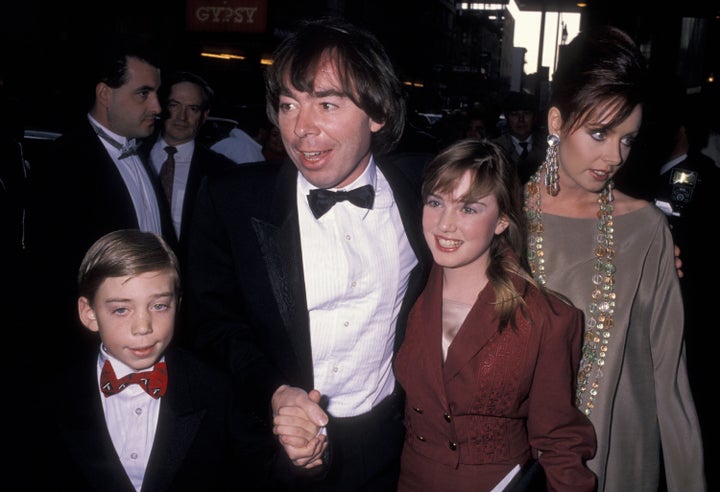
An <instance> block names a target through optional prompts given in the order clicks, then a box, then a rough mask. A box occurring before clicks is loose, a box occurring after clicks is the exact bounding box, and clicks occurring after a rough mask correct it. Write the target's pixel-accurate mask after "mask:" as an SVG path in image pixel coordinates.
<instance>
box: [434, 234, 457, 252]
mask: <svg viewBox="0 0 720 492" xmlns="http://www.w3.org/2000/svg"><path fill="white" fill-rule="evenodd" d="M436 239H437V242H438V244H439V245H440V246H442V247H443V248H448V249H451V248H457V247H459V246H460V245H461V244H462V241H456V240H453V239H445V238H442V237H437V236H436Z"/></svg>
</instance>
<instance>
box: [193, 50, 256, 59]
mask: <svg viewBox="0 0 720 492" xmlns="http://www.w3.org/2000/svg"><path fill="white" fill-rule="evenodd" d="M200 56H203V57H205V58H218V59H220V60H244V59H245V57H244V56H242V55H233V54H231V53H210V52H206V51H204V52H202V53H200Z"/></svg>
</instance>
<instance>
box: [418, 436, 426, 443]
mask: <svg viewBox="0 0 720 492" xmlns="http://www.w3.org/2000/svg"><path fill="white" fill-rule="evenodd" d="M417 438H418V441H422V442H425V438H424V437H423V436H420V435H418V436H417Z"/></svg>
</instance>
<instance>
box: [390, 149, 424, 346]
mask: <svg viewBox="0 0 720 492" xmlns="http://www.w3.org/2000/svg"><path fill="white" fill-rule="evenodd" d="M376 162H377V166H378V168H379V169H380V171H381V172H382V173H383V175H384V176H385V179H387V181H388V183H389V184H390V188H391V189H392V192H393V197H394V198H395V203H396V204H397V206H398V211H399V213H400V218H401V220H402V223H403V227H404V228H405V235H406V237H407V238H408V242H409V243H410V247H411V248H412V249H413V251H414V252H415V256H416V257H417V259H418V264H417V265H416V266H415V268H413V270H412V271H411V272H410V279H409V280H408V288H407V291H406V292H405V297H404V298H403V305H402V308H401V313H400V319H407V313H408V312H409V311H410V308H412V305H413V304H414V302H415V300H416V299H417V298H418V296H419V295H420V293H421V292H422V290H423V289H424V288H425V282H426V280H427V277H428V273H429V272H430V266H431V265H432V254H431V253H430V249H429V248H428V246H427V243H426V242H425V236H424V234H423V230H422V196H421V193H420V192H421V190H420V186H421V183H420V175H421V173H422V166H423V163H422V161H421V160H418V159H417V158H416V157H415V156H412V158H411V162H407V163H404V164H405V165H406V166H410V167H412V166H416V167H417V169H410V170H408V169H402V168H401V167H400V163H397V162H396V163H393V164H391V163H389V162H387V161H386V160H385V159H378V160H377V161H376ZM406 172H410V173H411V174H415V175H416V177H417V179H416V180H413V179H411V178H410V177H409V176H408V175H407V174H406ZM404 337H405V324H404V323H398V325H397V328H396V332H395V347H394V350H395V353H397V351H398V349H399V348H400V344H401V343H402V341H403V338H404Z"/></svg>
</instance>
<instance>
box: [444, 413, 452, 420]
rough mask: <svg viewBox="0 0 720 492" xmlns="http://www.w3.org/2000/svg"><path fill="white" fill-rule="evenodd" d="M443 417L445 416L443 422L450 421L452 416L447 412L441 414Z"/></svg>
mask: <svg viewBox="0 0 720 492" xmlns="http://www.w3.org/2000/svg"><path fill="white" fill-rule="evenodd" d="M443 417H445V422H450V421H451V420H452V417H451V416H450V414H449V413H445V414H443Z"/></svg>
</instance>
